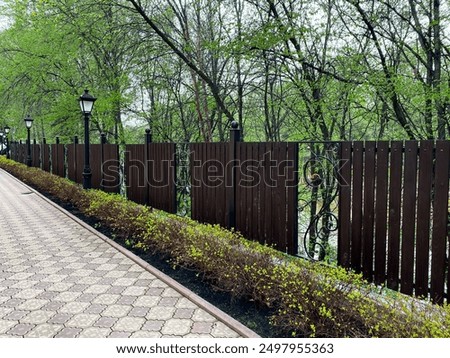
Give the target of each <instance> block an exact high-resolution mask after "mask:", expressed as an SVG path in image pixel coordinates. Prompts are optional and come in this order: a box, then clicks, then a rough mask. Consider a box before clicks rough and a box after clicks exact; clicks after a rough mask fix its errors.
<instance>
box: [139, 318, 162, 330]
mask: <svg viewBox="0 0 450 358" xmlns="http://www.w3.org/2000/svg"><path fill="white" fill-rule="evenodd" d="M163 325H164V321H153V320H148V321H147V322H145V324H144V326H143V327H142V329H143V330H145V331H159V330H161V328H162V326H163Z"/></svg>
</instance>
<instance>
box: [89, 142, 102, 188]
mask: <svg viewBox="0 0 450 358" xmlns="http://www.w3.org/2000/svg"><path fill="white" fill-rule="evenodd" d="M101 154H102V153H101V144H91V145H90V147H89V155H90V166H91V172H92V177H91V184H92V189H101V185H100V184H101V180H102V175H101V160H102V159H101Z"/></svg>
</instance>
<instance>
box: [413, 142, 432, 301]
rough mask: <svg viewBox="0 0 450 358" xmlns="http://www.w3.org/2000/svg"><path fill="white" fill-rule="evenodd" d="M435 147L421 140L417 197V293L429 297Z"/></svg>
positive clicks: (418, 295) (419, 295)
mask: <svg viewBox="0 0 450 358" xmlns="http://www.w3.org/2000/svg"><path fill="white" fill-rule="evenodd" d="M433 149H434V142H433V141H431V140H428V141H421V142H420V152H419V190H418V198H417V236H416V275H415V291H414V293H415V295H416V296H417V297H428V288H429V287H428V270H429V251H430V221H431V217H430V212H431V189H432V182H433Z"/></svg>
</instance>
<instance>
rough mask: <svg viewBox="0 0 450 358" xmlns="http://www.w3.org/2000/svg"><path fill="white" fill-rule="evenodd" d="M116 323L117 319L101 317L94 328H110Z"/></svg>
mask: <svg viewBox="0 0 450 358" xmlns="http://www.w3.org/2000/svg"><path fill="white" fill-rule="evenodd" d="M116 322H117V318H114V317H101V318H100V319H99V320H98V321H97V322H95V324H94V326H98V327H107V328H109V327H112V326H113V325H114V324H115V323H116Z"/></svg>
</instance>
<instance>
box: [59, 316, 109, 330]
mask: <svg viewBox="0 0 450 358" xmlns="http://www.w3.org/2000/svg"><path fill="white" fill-rule="evenodd" d="M100 318H101V317H100V315H97V314H88V313H80V314H77V315H75V316H73V317H72V318H71V319H70V320H69V321H67V323H66V324H65V325H66V326H67V327H78V328H87V327H91V326H92V325H93V324H94V323H95V322H96V321H97V320H98V319H100Z"/></svg>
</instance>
